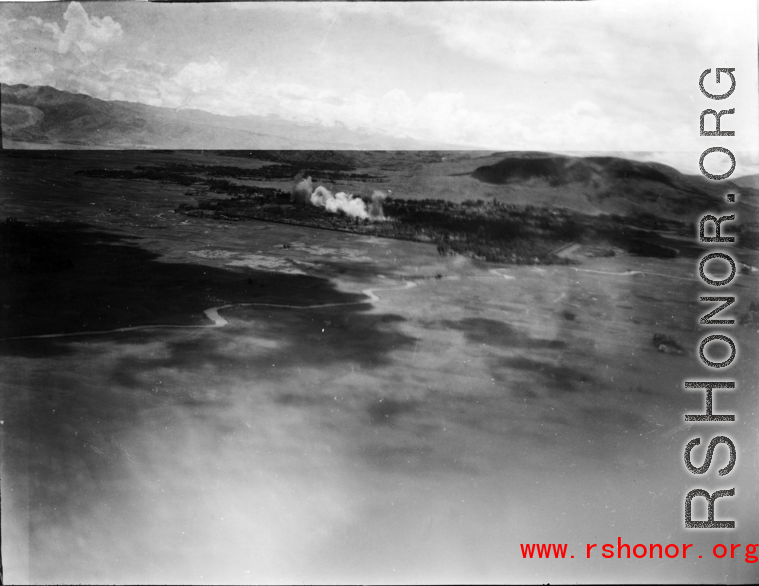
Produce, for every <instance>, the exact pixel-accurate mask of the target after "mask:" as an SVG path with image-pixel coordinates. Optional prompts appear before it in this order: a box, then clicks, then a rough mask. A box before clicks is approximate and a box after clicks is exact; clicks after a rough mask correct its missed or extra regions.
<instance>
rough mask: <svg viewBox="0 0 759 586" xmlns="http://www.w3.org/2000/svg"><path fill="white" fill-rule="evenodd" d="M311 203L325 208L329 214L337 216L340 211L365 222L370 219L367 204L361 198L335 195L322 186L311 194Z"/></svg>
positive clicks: (343, 194) (340, 194)
mask: <svg viewBox="0 0 759 586" xmlns="http://www.w3.org/2000/svg"><path fill="white" fill-rule="evenodd" d="M311 203H312V204H314V205H315V206H317V207H320V208H324V209H325V210H327V211H328V212H331V213H333V214H336V213H337V212H339V211H340V210H342V211H343V212H345V213H346V214H347V215H349V216H350V217H352V218H359V219H361V220H365V219H367V218H368V217H369V213H368V212H367V211H366V204H365V203H364V200H363V199H361V198H360V197H353V194H351V193H344V192H342V191H339V192H338V193H335V194H333V193H332V192H331V191H330V190H329V189H327V188H326V187H324V186H322V185H320V186H319V187H317V188H316V189H315V190H314V192H313V193H312V194H311Z"/></svg>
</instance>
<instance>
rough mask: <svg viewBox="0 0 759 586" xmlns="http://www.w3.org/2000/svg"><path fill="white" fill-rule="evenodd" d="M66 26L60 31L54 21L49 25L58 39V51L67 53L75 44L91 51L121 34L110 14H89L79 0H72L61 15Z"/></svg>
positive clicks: (85, 50)
mask: <svg viewBox="0 0 759 586" xmlns="http://www.w3.org/2000/svg"><path fill="white" fill-rule="evenodd" d="M63 19H64V20H65V21H66V28H65V29H64V30H63V32H61V30H60V28H59V27H58V25H57V24H56V23H53V24H52V25H49V27H48V28H49V30H51V31H53V33H54V35H55V36H56V38H57V39H58V51H59V52H61V53H67V52H68V51H69V50H70V49H71V47H72V46H76V47H77V48H78V49H79V50H80V51H82V52H84V53H92V52H93V51H96V50H97V49H98V48H100V47H101V46H102V45H105V44H107V43H109V42H111V41H113V40H115V39H117V38H119V37H120V36H121V35H122V30H121V25H120V24H119V23H117V22H115V21H114V20H113V19H112V18H111V17H110V16H105V17H103V18H98V17H96V16H89V15H88V14H87V12H86V11H85V10H84V8H83V7H82V5H81V4H79V2H72V3H71V4H69V7H68V8H67V9H66V12H65V13H64V15H63Z"/></svg>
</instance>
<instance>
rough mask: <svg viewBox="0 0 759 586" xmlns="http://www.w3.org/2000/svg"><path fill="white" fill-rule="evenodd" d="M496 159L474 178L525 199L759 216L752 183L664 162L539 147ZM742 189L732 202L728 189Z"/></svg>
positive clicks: (617, 210)
mask: <svg viewBox="0 0 759 586" xmlns="http://www.w3.org/2000/svg"><path fill="white" fill-rule="evenodd" d="M491 158H496V159H498V160H497V161H495V162H493V163H490V164H487V165H481V166H478V167H477V168H476V169H474V170H473V171H472V172H471V174H470V175H471V177H472V178H473V179H476V180H477V181H479V182H481V183H485V184H491V185H497V186H501V188H502V189H503V190H504V191H505V192H508V193H514V192H515V191H518V192H519V193H520V194H521V195H520V199H521V200H523V201H522V203H526V201H525V200H527V199H532V200H533V203H534V204H535V205H545V204H546V200H548V199H550V201H551V204H552V205H558V206H563V207H569V208H572V209H577V210H580V211H586V212H587V211H595V212H601V213H613V214H621V215H629V214H635V215H638V214H641V213H649V214H653V215H656V216H659V217H662V218H668V219H679V220H686V221H691V220H694V219H695V216H696V215H698V214H703V213H706V212H707V211H710V210H711V211H719V210H722V211H724V212H727V211H728V209H740V210H741V211H743V212H746V213H748V214H749V215H748V216H744V217H745V218H747V219H754V218H756V217H757V216H756V213H757V211H758V210H757V205H758V204H759V197H758V196H759V192H758V191H757V190H756V189H754V188H753V184H752V183H750V182H749V183H746V182H744V181H741V180H738V181H736V182H732V181H720V182H714V181H709V180H708V179H706V178H704V177H701V176H698V175H686V174H683V173H681V172H679V171H677V170H676V169H674V168H672V167H669V166H667V165H663V164H660V163H650V162H640V161H633V160H630V159H625V158H621V157H572V156H564V155H556V154H552V153H539V152H509V153H498V154H496V155H492V156H491ZM728 192H736V193H738V194H739V198H738V201H739V203H738V205H737V207H732V206H731V207H730V208H728V205H729V204H727V202H726V200H725V194H727V193H728Z"/></svg>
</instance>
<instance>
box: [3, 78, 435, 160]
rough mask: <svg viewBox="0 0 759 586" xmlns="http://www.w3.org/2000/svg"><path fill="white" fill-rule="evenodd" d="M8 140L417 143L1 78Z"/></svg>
mask: <svg viewBox="0 0 759 586" xmlns="http://www.w3.org/2000/svg"><path fill="white" fill-rule="evenodd" d="M1 89H2V113H1V119H2V131H3V134H2V136H3V146H4V147H5V148H58V149H61V148H96V149H97V148H118V149H293V148H298V149H325V148H332V149H360V148H378V147H379V148H383V149H420V148H440V145H431V144H424V143H420V142H417V141H415V140H412V139H404V138H395V137H392V136H387V135H382V134H376V133H374V134H373V133H369V132H362V131H358V130H351V129H349V128H347V127H345V126H342V125H340V124H335V125H334V126H322V125H319V124H307V123H298V122H293V121H289V120H284V119H282V118H279V117H277V116H220V115H217V114H211V113H209V112H204V111H202V110H193V109H172V108H161V107H156V106H148V105H146V104H138V103H134V102H123V101H106V100H100V99H97V98H93V97H91V96H88V95H85V94H73V93H70V92H65V91H60V90H57V89H55V88H52V87H48V86H27V85H23V84H19V85H6V84H2V86H1Z"/></svg>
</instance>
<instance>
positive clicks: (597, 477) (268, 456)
mask: <svg viewBox="0 0 759 586" xmlns="http://www.w3.org/2000/svg"><path fill="white" fill-rule="evenodd" d="M93 156H94V155H93ZM110 156H113V155H110ZM153 156H155V155H153ZM1 162H2V168H1V169H0V172H2V179H0V181H1V182H2V184H3V185H2V188H3V191H4V193H8V194H9V195H8V197H7V198H6V199H5V200H4V201H3V204H2V208H0V213H2V216H3V217H8V216H13V217H18V219H19V220H20V221H29V222H31V223H32V224H34V225H35V226H36V228H35V229H39V230H41V231H43V232H45V233H46V234H49V235H50V236H49V237H50V238H51V239H52V240H51V242H60V243H61V244H60V247H58V250H59V251H60V254H61V255H62V256H65V257H66V258H67V259H69V260H71V263H72V266H71V267H69V268H65V270H57V271H55V270H48V271H47V272H37V273H35V272H30V273H14V276H13V279H12V283H11V284H5V285H3V289H2V290H1V291H0V292H2V295H3V299H2V302H3V310H2V311H3V313H2V317H3V319H2V322H1V324H0V325H1V326H2V332H1V333H0V336H1V337H3V338H9V337H18V336H24V337H26V338H25V339H4V340H2V341H0V353H1V354H2V366H1V371H0V381H2V383H0V384H1V385H2V391H3V392H2V395H0V413H2V417H1V418H2V426H1V427H0V432H1V433H2V436H1V439H2V450H3V457H2V468H1V469H0V475H1V476H0V478H1V479H2V486H1V488H2V505H3V510H2V513H3V514H2V534H3V562H4V569H5V579H6V580H7V581H8V582H9V583H23V582H92V583H102V582H108V583H133V582H137V583H164V582H167V583H209V582H223V583H250V582H267V583H269V582H287V583H300V582H306V583H327V582H330V583H332V582H362V583H378V582H383V583H398V582H409V581H414V582H422V583H427V582H507V583H523V582H573V581H583V582H609V581H633V582H684V581H707V582H709V581H717V580H720V581H725V580H726V581H729V582H741V581H742V582H752V581H754V580H753V579H755V578H756V577H757V570H756V565H752V564H747V563H745V562H744V561H743V560H742V559H738V558H736V559H734V560H730V559H724V560H715V559H714V558H713V557H712V556H711V548H712V546H713V545H714V543H718V542H727V541H726V540H728V541H731V542H733V543H749V542H753V541H756V539H755V537H756V535H757V529H759V520H758V519H757V518H756V515H755V510H756V505H757V503H756V500H755V497H754V496H753V495H751V493H750V490H749V489H750V487H752V486H755V485H756V482H757V480H759V478H757V473H758V472H759V468H757V466H755V465H754V463H753V460H752V459H751V451H750V448H751V446H753V445H755V443H756V425H755V421H754V419H753V418H754V417H755V399H754V398H752V397H751V396H750V392H749V390H750V389H749V381H755V380H756V378H757V374H758V373H757V363H756V361H754V360H752V359H751V358H752V357H753V356H756V352H757V340H756V329H757V327H758V326H757V325H756V324H755V323H745V324H743V325H737V326H735V327H734V329H733V330H731V331H732V332H734V335H735V337H736V339H737V340H739V341H740V343H741V345H740V352H741V354H740V357H739V358H740V359H739V360H738V361H737V364H736V365H735V367H734V368H733V369H731V372H730V376H731V377H734V378H735V379H736V380H739V381H746V382H745V387H742V388H739V389H736V392H735V393H732V394H728V393H723V394H721V395H719V396H718V397H717V399H716V401H717V405H718V409H719V410H720V411H724V412H726V411H730V412H732V411H734V412H737V413H739V414H740V416H739V421H738V423H736V424H735V425H734V426H733V427H734V429H733V428H726V430H729V432H730V435H731V437H733V438H734V439H735V440H736V444H737V445H738V446H739V450H740V453H739V459H738V462H737V466H736V470H735V471H734V472H733V473H732V474H731V475H730V481H729V483H730V486H733V485H735V486H736V487H738V495H739V497H740V498H736V499H734V501H733V502H732V503H725V504H723V503H721V502H720V504H719V505H718V516H719V517H724V518H736V519H739V526H738V528H737V529H736V530H735V531H731V532H729V536H725V535H722V534H719V533H717V532H706V533H707V534H696V535H694V534H693V532H692V531H691V532H686V531H685V530H682V529H680V527H681V526H682V514H683V505H682V503H683V497H684V494H685V493H686V492H687V491H688V490H690V489H691V488H694V487H697V486H701V485H702V484H703V485H704V486H707V487H709V488H712V489H713V488H715V487H718V488H723V487H724V486H726V483H727V482H728V481H727V480H722V481H717V480H716V479H715V478H716V477H715V478H711V477H710V478H708V479H707V480H706V481H705V482H699V481H698V479H694V477H693V476H692V475H690V474H689V473H688V472H687V471H686V470H685V469H684V466H683V464H682V452H683V448H684V445H685V444H686V443H687V442H688V440H690V439H691V438H692V437H696V436H697V435H699V434H702V433H703V432H702V430H700V429H698V428H697V427H692V426H688V425H686V424H685V423H684V421H683V413H685V412H689V411H690V412H694V411H697V410H700V409H702V405H703V403H702V398H701V397H700V396H696V394H694V393H689V392H686V391H685V390H684V389H683V388H682V383H683V381H684V380H685V379H689V378H694V377H703V376H704V368H703V367H702V366H700V365H699V362H698V358H697V356H696V352H695V349H696V348H697V346H698V341H699V340H700V339H701V338H702V337H703V335H704V334H703V330H700V329H699V327H698V326H697V320H698V317H699V316H700V315H702V314H703V313H704V308H703V305H702V304H700V303H698V301H697V293H698V291H699V282H698V280H697V277H696V275H695V271H694V262H693V260H692V259H682V258H678V259H650V258H643V257H635V256H629V255H625V254H619V255H617V256H615V257H608V258H583V259H582V261H581V264H578V265H574V266H540V267H533V266H509V265H504V264H497V265H496V264H487V263H482V262H478V261H473V260H471V259H467V258H464V257H461V256H445V257H441V256H440V255H439V254H438V253H437V251H436V249H435V246H433V245H429V244H423V243H414V242H402V241H396V240H389V239H381V238H374V237H366V236H360V235H355V234H347V233H339V232H329V231H323V230H315V229H310V228H304V227H298V226H287V225H281V224H271V223H265V222H256V221H250V222H236V223H225V222H218V221H213V220H207V219H200V218H187V217H185V216H181V215H179V214H172V213H170V211H171V210H173V209H174V208H175V207H176V205H177V204H178V202H180V201H184V200H183V199H182V198H183V197H185V196H183V195H182V194H181V190H180V189H179V188H177V187H175V186H164V187H162V186H155V185H151V184H144V183H143V184H135V183H134V182H122V181H118V180H107V181H101V182H92V181H91V180H84V179H82V180H80V179H78V178H75V177H74V176H73V170H74V169H75V168H76V165H81V164H82V163H81V161H76V164H75V163H72V162H71V160H70V159H66V158H65V157H64V158H62V160H57V159H39V160H31V159H30V160H15V159H13V160H12V159H2V160H1ZM744 261H746V262H749V263H751V262H752V259H751V258H748V257H747V258H745V259H744ZM34 262H42V261H34ZM753 264H754V265H756V264H757V263H756V261H755V260H753ZM35 266H36V265H35ZM757 279H758V277H757V276H756V273H752V274H748V275H741V278H740V282H739V285H738V288H737V291H739V304H738V305H740V307H739V308H738V309H736V311H735V313H736V314H741V312H745V311H746V310H747V308H748V307H749V305H750V303H751V301H753V300H755V299H756V296H757V293H756V292H757V291H758V290H759V288H758V287H757ZM211 309H215V310H216V311H215V313H214V312H210V313H209V310H211ZM143 326H150V327H148V328H145V327H143ZM176 326H181V327H176ZM209 326H212V327H209ZM213 326H215V327H213ZM136 327H139V328H140V329H125V328H136ZM112 330H121V331H112ZM87 331H97V332H108V333H97V334H92V335H75V336H69V335H64V336H58V337H31V336H43V335H46V334H74V333H77V334H81V333H82V332H87ZM657 333H661V334H666V335H667V336H671V337H672V338H674V339H676V340H677V341H678V342H679V343H680V344H681V345H682V347H683V348H685V350H686V351H685V353H683V354H668V353H663V352H659V351H658V350H657V348H656V346H655V345H654V344H653V343H652V339H653V336H654V334H657ZM712 431H714V433H715V434H716V432H717V428H714V429H711V428H710V429H709V432H712ZM721 431H725V429H722V430H721ZM744 454H745V459H743V458H742V457H741V456H744ZM715 457H716V458H717V459H719V457H721V456H720V454H719V452H717V453H716V455H715ZM744 487H745V488H744ZM743 495H745V496H743ZM695 512H696V514H697V515H699V514H703V513H704V512H703V511H699V509H698V507H696V509H695ZM618 536H621V537H622V539H623V541H625V542H627V543H630V544H634V543H645V544H649V543H655V542H660V543H664V544H666V543H678V544H682V543H694V547H693V549H692V550H691V551H690V552H689V557H688V559H687V560H682V559H677V560H638V559H634V558H633V559H630V560H627V559H612V560H607V559H602V558H600V554H599V555H596V556H595V557H593V558H592V559H586V558H585V551H586V544H588V543H598V544H602V543H616V540H617V537H618ZM538 542H549V543H551V542H552V543H568V544H569V551H568V555H569V554H573V555H574V556H575V558H574V559H565V560H538V559H532V560H530V559H526V560H525V559H522V555H521V551H520V547H519V544H520V543H538ZM698 554H703V556H704V557H703V559H699V558H698ZM707 554H708V555H707Z"/></svg>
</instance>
